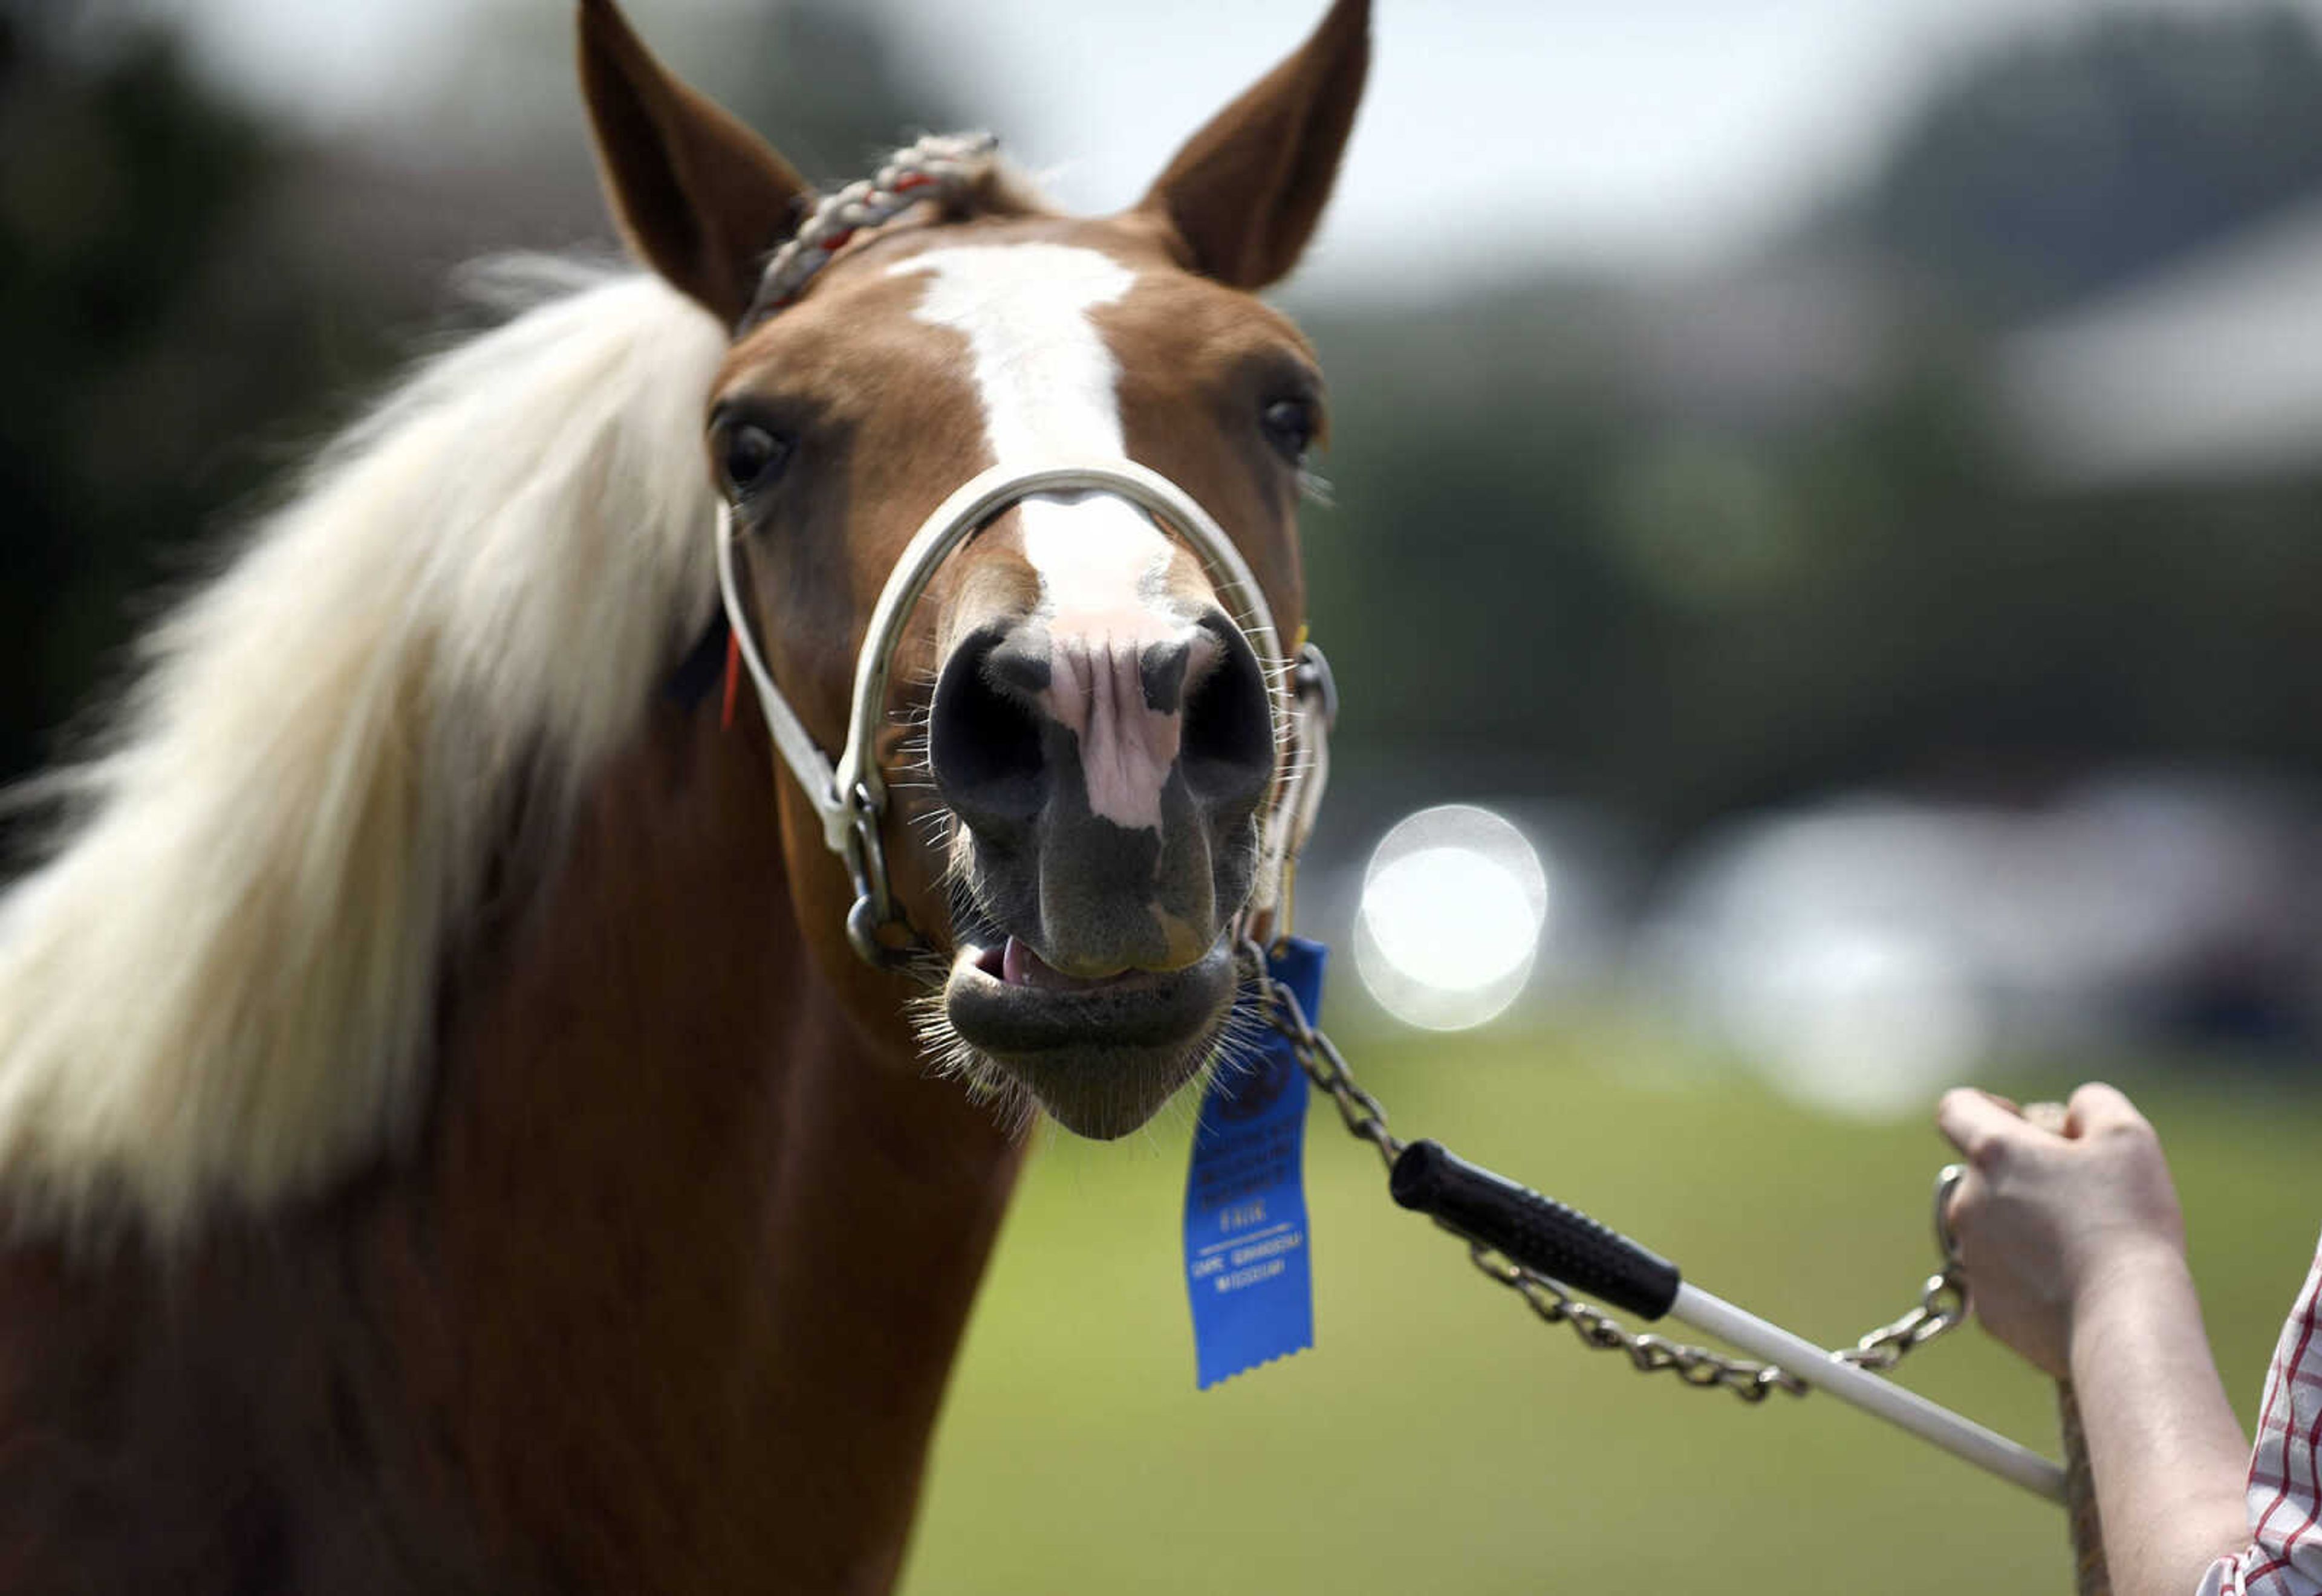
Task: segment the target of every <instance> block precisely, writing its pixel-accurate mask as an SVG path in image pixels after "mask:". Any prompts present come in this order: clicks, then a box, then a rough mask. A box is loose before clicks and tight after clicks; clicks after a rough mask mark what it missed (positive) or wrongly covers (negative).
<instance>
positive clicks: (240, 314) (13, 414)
mask: <svg viewBox="0 0 2322 1596" xmlns="http://www.w3.org/2000/svg"><path fill="white" fill-rule="evenodd" d="M114 21H115V23H116V25H114V26H110V27H105V28H102V29H96V28H91V27H89V26H87V25H85V24H86V23H87V17H86V16H84V17H82V18H79V19H75V18H74V17H73V16H72V15H71V14H69V13H66V12H61V11H59V10H58V9H57V8H55V7H43V6H41V5H38V4H37V0H33V3H30V4H28V3H26V0H10V3H9V4H7V5H0V347H5V350H6V351H7V370H8V380H7V382H6V383H5V385H0V496H5V504H6V506H7V512H6V523H5V536H6V540H7V543H6V546H7V570H8V579H7V580H6V581H5V583H0V682H5V684H6V696H5V704H6V710H5V714H0V771H7V772H14V771H22V770H23V769H24V768H25V767H26V766H28V765H29V764H31V763H32V762H35V761H36V760H37V759H38V758H39V757H41V755H42V754H43V753H45V752H47V751H48V743H49V738H50V734H51V733H52V731H53V728H55V727H56V726H57V725H59V723H60V722H61V721H63V720H64V719H65V717H66V716H68V715H69V712H70V711H71V710H72V708H73V707H75V706H76V704H77V703H78V700H79V699H80V698H82V697H83V696H84V694H85V693H86V691H87V687H88V685H89V683H90V681H91V679H93V677H94V676H95V675H96V672H97V670H98V667H99V661H100V660H101V659H102V658H103V657H104V656H105V653H106V652H107V651H108V650H111V649H113V648H114V647H115V646H116V645H117V644H118V643H119V642H120V640H121V637H122V635H123V630H124V625H123V613H122V612H123V600H124V598H125V597H126V596H127V595H128V594H129V593H130V592H131V591H132V590H133V589H136V588H143V587H145V586H147V585H149V584H151V583H152V582H153V581H154V580H155V579H156V578H157V576H158V575H159V574H160V572H161V571H162V570H165V569H166V567H167V565H168V564H169V551H170V550H173V549H176V550H182V549H183V547H184V546H185V543H186V540H187V538H188V537H189V536H190V535H191V534H195V533H196V532H197V531H199V530H200V529H201V528H202V527H203V526H204V525H205V524H206V522H207V521H208V519H209V518H210V517H211V516H212V515H215V513H216V512H217V510H218V509H219V508H220V507H221V506H224V505H225V504H227V503H229V502H231V501H233V499H235V498H236V497H240V496H241V495H242V494H244V493H246V492H248V491H249V490H250V488H251V487H252V486H253V484H254V482H255V479H256V471H255V469H254V467H255V464H256V462H255V461H253V460H251V457H250V456H249V455H248V454H247V453H246V452H243V451H238V450H237V449H236V448H235V447H234V441H235V440H236V439H238V438H240V437H241V436H242V434H243V433H245V432H246V431H248V430H249V429H251V428H254V427H256V426H258V425H260V424H261V423H264V422H267V421H270V420H273V419H274V418H277V417H279V416H280V415H283V414H284V413H286V412H295V411H296V410H297V407H298V406H301V405H302V404H306V403H309V402H311V401H312V399H313V397H314V395H315V387H316V384H317V381H318V379H319V378H320V376H321V374H320V373H318V372H317V370H316V369H315V366H316V363H315V360H313V359H312V358H310V357H309V356H308V354H307V352H306V351H305V350H304V349H303V348H302V346H301V340H300V338H299V336H298V328H297V316H296V315H295V313H293V312H288V311H285V310H282V309H280V308H279V298H278V295H279V292H280V290H281V289H282V288H283V287H284V286H285V285H283V284H280V283H275V284H271V285H269V287H267V289H266V290H265V291H264V292H262V293H261V292H255V291H252V290H251V288H250V287H247V286H246V285H237V284H236V283H235V282H234V281H233V276H234V274H235V273H236V271H237V270H238V269H242V268H243V267H245V266H246V265H247V263H246V262H243V261H241V260H237V258H236V257H237V251H236V250H235V248H234V240H235V239H236V238H237V236H239V234H240V233H241V232H242V231H243V230H246V229H247V228H248V227H249V226H250V225H251V224H252V223H253V222H254V221H255V220H256V218H257V217H258V216H259V215H260V214H261V210H262V206H263V205H264V202H265V199H266V196H267V195H268V194H269V192H270V188H271V187H272V186H273V185H274V184H275V183H276V182H277V180H278V178H279V172H280V152H279V149H278V147H277V146H276V145H275V144H274V142H273V141H271V140H270V139H269V138H268V137H267V135H266V134H265V133H264V132H263V131H262V130H261V128H260V127H259V126H258V125H257V124H256V123H253V122H252V121H251V120H250V119H249V118H248V117H246V116H244V115H242V114H240V113H238V112H236V111H235V110H233V108H231V107H229V106H227V105H223V104H221V103H220V102H219V101H218V100H217V99H216V98H215V96H213V95H212V94H211V93H209V92H208V91H207V90H206V89H205V88H204V87H202V86H201V85H200V84H199V83H198V82H197V80H196V79H195V78H193V77H192V76H190V75H189V74H188V72H187V69H186V67H185V64H184V62H183V60H182V59H181V58H180V56H179V54H178V51H177V50H176V49H175V48H174V46H173V45H172V43H171V42H170V41H169V39H168V38H167V37H166V36H165V35H163V34H161V33H160V32H156V31H153V30H151V29H150V28H143V27H136V26H129V25H118V24H117V19H114ZM77 22H78V23H79V24H83V25H76V23H77Z"/></svg>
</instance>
